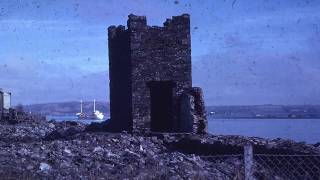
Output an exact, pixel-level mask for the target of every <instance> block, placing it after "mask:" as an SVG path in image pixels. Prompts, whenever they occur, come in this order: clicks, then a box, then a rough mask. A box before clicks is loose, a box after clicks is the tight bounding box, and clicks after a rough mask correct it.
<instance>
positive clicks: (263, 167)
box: [254, 154, 320, 180]
mask: <svg viewBox="0 0 320 180" xmlns="http://www.w3.org/2000/svg"><path fill="white" fill-rule="evenodd" d="M254 176H255V177H256V178H257V179H267V178H274V179H290V180H291V179H292V180H295V179H297V180H300V179H306V180H309V179H310V180H311V179H312V180H313V179H315V180H320V156H319V155H268V154H255V155H254Z"/></svg>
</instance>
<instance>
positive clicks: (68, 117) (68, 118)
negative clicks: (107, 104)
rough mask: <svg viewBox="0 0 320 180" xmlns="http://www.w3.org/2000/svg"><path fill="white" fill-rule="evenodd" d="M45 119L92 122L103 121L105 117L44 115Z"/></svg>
mask: <svg viewBox="0 0 320 180" xmlns="http://www.w3.org/2000/svg"><path fill="white" fill-rule="evenodd" d="M46 119H47V121H50V120H54V121H57V122H61V121H75V122H80V123H83V124H91V123H92V122H103V121H105V120H106V119H103V120H93V119H78V117H77V116H46Z"/></svg>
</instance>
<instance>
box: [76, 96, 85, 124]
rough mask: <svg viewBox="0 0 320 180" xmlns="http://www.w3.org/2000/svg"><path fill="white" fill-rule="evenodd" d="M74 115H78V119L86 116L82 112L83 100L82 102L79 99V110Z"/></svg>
mask: <svg viewBox="0 0 320 180" xmlns="http://www.w3.org/2000/svg"><path fill="white" fill-rule="evenodd" d="M76 116H78V119H85V118H86V117H87V116H86V114H85V113H84V112H83V102H82V100H81V101H80V112H79V113H77V114H76Z"/></svg>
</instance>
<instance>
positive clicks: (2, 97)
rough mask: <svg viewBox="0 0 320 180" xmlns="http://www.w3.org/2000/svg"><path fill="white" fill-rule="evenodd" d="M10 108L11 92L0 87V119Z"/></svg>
mask: <svg viewBox="0 0 320 180" xmlns="http://www.w3.org/2000/svg"><path fill="white" fill-rule="evenodd" d="M10 108H11V93H10V92H6V91H3V90H2V89H0V120H1V119H2V117H3V116H4V115H5V114H9V109H10Z"/></svg>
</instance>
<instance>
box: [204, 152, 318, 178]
mask: <svg viewBox="0 0 320 180" xmlns="http://www.w3.org/2000/svg"><path fill="white" fill-rule="evenodd" d="M201 159H203V160H205V161H210V163H211V164H212V165H211V166H215V165H216V167H217V168H219V167H220V169H219V170H220V171H221V172H225V174H228V178H227V179H245V180H254V179H259V180H260V179H265V180H269V179H270V180H275V179H277V180H320V155H281V154H254V153H253V148H252V146H245V147H244V152H243V154H239V155H216V156H201ZM221 163H223V164H226V166H225V167H224V166H221ZM221 167H223V168H221Z"/></svg>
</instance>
